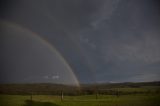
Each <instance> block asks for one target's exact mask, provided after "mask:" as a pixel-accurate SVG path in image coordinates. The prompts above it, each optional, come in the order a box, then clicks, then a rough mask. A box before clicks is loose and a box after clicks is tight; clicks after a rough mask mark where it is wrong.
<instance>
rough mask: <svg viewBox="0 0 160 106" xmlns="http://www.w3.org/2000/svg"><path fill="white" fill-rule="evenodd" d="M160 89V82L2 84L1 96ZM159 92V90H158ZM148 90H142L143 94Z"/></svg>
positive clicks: (109, 92) (0, 87) (0, 85)
mask: <svg viewBox="0 0 160 106" xmlns="http://www.w3.org/2000/svg"><path fill="white" fill-rule="evenodd" d="M144 87H152V88H158V91H159V88H160V81H156V82H138V83H133V82H125V83H103V84H81V86H80V87H76V86H70V85H61V84H51V83H35V84H0V94H21V95H28V94H46V95H60V94H61V92H62V91H63V92H64V94H66V95H78V94H94V93H96V92H101V93H106V94H111V92H112V93H114V92H117V89H121V88H137V89H139V88H144ZM156 90H157V89H156ZM142 91H144V92H146V91H147V92H148V90H141V92H142Z"/></svg>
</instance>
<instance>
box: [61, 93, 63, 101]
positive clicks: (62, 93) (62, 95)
mask: <svg viewBox="0 0 160 106" xmlns="http://www.w3.org/2000/svg"><path fill="white" fill-rule="evenodd" d="M61 101H63V91H61Z"/></svg>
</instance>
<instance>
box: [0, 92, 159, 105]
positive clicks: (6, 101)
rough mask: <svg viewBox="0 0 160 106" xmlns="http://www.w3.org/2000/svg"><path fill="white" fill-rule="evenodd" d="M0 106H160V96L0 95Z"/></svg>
mask: <svg viewBox="0 0 160 106" xmlns="http://www.w3.org/2000/svg"><path fill="white" fill-rule="evenodd" d="M0 106H160V95H158V94H154V95H151V94H149V95H144V94H143V95H142V94H141V95H139V94H136V95H122V96H119V97H117V96H114V95H99V96H98V99H96V96H95V95H84V96H64V99H63V101H61V97H60V96H52V95H33V96H32V101H31V97H30V96H29V95H0Z"/></svg>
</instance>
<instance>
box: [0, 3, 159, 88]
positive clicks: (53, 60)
mask: <svg viewBox="0 0 160 106" xmlns="http://www.w3.org/2000/svg"><path fill="white" fill-rule="evenodd" d="M0 4H1V6H0V7H1V8H0V9H1V15H0V28H1V31H0V37H1V39H0V47H1V49H0V50H1V52H0V63H1V66H0V70H1V71H0V83H36V82H38V83H43V82H45V83H46V82H49V83H62V84H76V85H79V83H106V82H146V81H159V80H160V8H159V4H160V3H159V2H158V1H156V0H45V1H44V0H34V1H31V0H30V1H25V0H15V1H14V2H13V1H10V0H6V1H2V2H1V3H0Z"/></svg>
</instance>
